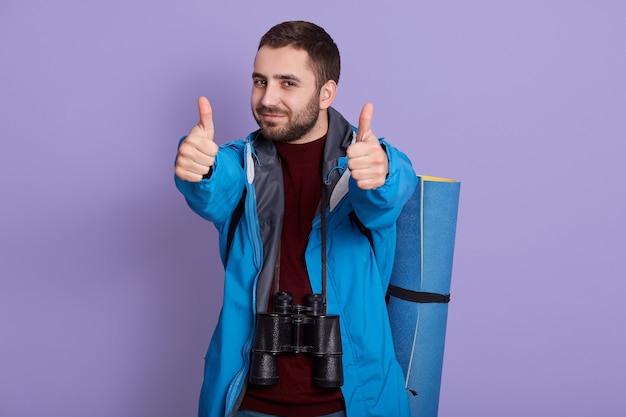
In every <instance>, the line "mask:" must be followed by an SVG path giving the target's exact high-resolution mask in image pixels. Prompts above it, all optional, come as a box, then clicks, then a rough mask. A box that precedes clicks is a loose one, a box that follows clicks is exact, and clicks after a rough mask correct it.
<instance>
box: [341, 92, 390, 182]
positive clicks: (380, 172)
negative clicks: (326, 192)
mask: <svg viewBox="0 0 626 417" xmlns="http://www.w3.org/2000/svg"><path fill="white" fill-rule="evenodd" d="M373 113H374V105H373V104H372V103H367V104H365V106H363V109H362V110H361V115H360V116H359V126H358V128H357V131H356V142H355V143H353V144H352V145H350V146H349V147H348V151H347V153H348V168H350V171H351V173H352V178H354V180H355V181H356V183H357V186H358V187H359V188H361V189H363V190H375V189H376V188H378V187H381V186H382V185H383V184H384V183H385V180H386V179H387V174H388V173H389V160H388V159H387V153H386V152H385V150H384V149H383V147H382V146H381V145H380V142H379V141H378V138H377V137H376V136H375V135H374V133H372V127H371V125H372V114H373Z"/></svg>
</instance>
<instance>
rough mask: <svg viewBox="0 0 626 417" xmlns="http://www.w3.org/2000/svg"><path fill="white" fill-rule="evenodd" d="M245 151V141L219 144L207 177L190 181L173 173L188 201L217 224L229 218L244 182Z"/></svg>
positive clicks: (203, 215) (239, 197) (194, 208)
mask: <svg viewBox="0 0 626 417" xmlns="http://www.w3.org/2000/svg"><path fill="white" fill-rule="evenodd" d="M242 154H243V142H242V141H238V142H231V143H228V144H225V145H222V146H220V149H219V151H218V153H217V155H216V157H215V162H214V164H213V169H212V170H211V175H210V176H209V177H208V178H205V179H202V180H201V181H200V182H189V181H184V180H181V179H180V178H178V177H177V176H174V181H175V183H176V187H177V188H178V190H179V191H180V192H181V193H182V194H183V196H184V197H185V200H186V201H187V204H188V205H189V207H190V208H191V209H192V210H193V211H194V212H195V213H197V214H198V215H199V216H201V217H202V218H204V219H206V220H208V221H210V222H213V223H216V224H219V223H223V222H225V221H226V220H228V219H229V218H230V216H231V214H232V212H233V210H234V209H235V207H236V205H237V203H238V202H239V200H240V199H241V194H242V192H243V188H244V186H245V175H244V171H243V162H242V161H243V157H242Z"/></svg>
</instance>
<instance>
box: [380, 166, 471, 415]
mask: <svg viewBox="0 0 626 417" xmlns="http://www.w3.org/2000/svg"><path fill="white" fill-rule="evenodd" d="M418 179H419V182H418V185H417V187H416V189H415V192H414V193H413V195H412V196H411V198H410V199H409V201H408V202H407V204H406V205H405V206H404V208H403V210H402V213H401V214H400V217H399V219H398V223H397V246H396V255H395V261H394V267H393V271H392V274H391V281H390V285H389V291H388V311H389V319H390V322H391V331H392V334H393V341H394V347H395V351H396V356H397V358H398V361H399V363H400V366H401V367H402V369H403V370H404V374H405V376H406V389H407V395H408V398H409V405H410V408H411V416H412V417H436V416H437V413H438V408H439V392H440V388H441V373H442V369H443V352H444V343H445V336H446V324H447V320H448V301H449V300H450V281H451V279H452V259H453V255H454V241H455V236H456V223H457V213H458V206H459V193H460V188H461V183H460V182H458V181H455V180H449V179H445V178H437V177H428V176H418Z"/></svg>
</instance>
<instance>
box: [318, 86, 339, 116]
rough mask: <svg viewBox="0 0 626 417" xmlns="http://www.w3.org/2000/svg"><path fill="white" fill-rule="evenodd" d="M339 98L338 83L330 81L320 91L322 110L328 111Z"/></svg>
mask: <svg viewBox="0 0 626 417" xmlns="http://www.w3.org/2000/svg"><path fill="white" fill-rule="evenodd" d="M336 96H337V83H336V82H334V81H333V80H328V81H326V83H325V84H324V85H323V86H322V89H321V90H320V110H326V109H327V108H329V107H330V106H331V104H333V101H335V97H336Z"/></svg>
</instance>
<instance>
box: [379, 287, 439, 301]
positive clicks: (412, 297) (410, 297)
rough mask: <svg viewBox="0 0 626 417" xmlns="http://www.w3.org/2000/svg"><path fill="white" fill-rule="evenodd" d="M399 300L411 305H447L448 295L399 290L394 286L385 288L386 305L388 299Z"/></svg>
mask: <svg viewBox="0 0 626 417" xmlns="http://www.w3.org/2000/svg"><path fill="white" fill-rule="evenodd" d="M391 296H393V297H396V298H400V299H402V300H405V301H411V302H413V303H449V302H450V294H448V295H443V294H436V293H432V292H422V291H413V290H407V289H406V288H400V287H398V286H395V285H391V284H390V285H389V288H387V296H386V297H385V298H386V299H387V304H389V297H391Z"/></svg>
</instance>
